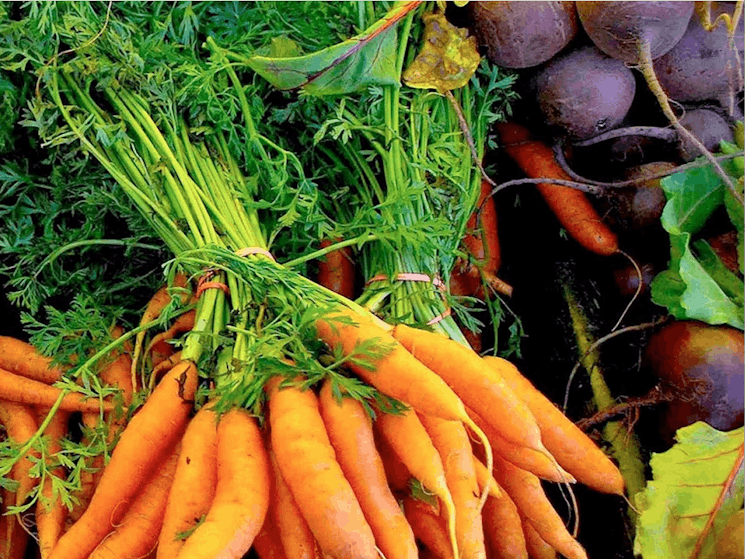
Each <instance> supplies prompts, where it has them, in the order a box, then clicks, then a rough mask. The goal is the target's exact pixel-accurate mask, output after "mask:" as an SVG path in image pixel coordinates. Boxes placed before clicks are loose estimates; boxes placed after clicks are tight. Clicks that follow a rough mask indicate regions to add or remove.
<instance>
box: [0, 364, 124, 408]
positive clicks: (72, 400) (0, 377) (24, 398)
mask: <svg viewBox="0 0 745 559" xmlns="http://www.w3.org/2000/svg"><path fill="white" fill-rule="evenodd" d="M61 394H62V390H60V389H59V388H56V387H54V386H49V385H47V384H44V383H43V382H39V381H38V380H32V379H30V378H26V377H22V376H19V375H16V374H14V373H11V372H10V371H6V370H5V369H0V398H2V399H4V400H7V401H11V402H16V403H18V404H25V405H29V406H40V407H46V408H51V407H52V406H53V405H54V403H55V402H56V401H57V398H59V397H60V395H61ZM100 408H103V409H104V410H106V411H110V410H112V409H113V408H114V404H112V403H111V402H108V401H103V402H101V401H99V400H97V399H93V398H86V397H85V396H83V395H82V394H78V393H77V392H70V393H68V394H65V395H64V396H63V397H62V403H61V404H60V406H59V409H60V410H62V411H71V412H72V411H80V412H94V411H97V410H99V409H100Z"/></svg>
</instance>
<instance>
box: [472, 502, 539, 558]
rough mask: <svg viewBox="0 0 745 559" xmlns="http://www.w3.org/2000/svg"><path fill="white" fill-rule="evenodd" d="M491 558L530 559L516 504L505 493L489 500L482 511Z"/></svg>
mask: <svg viewBox="0 0 745 559" xmlns="http://www.w3.org/2000/svg"><path fill="white" fill-rule="evenodd" d="M481 517H482V519H483V522H484V537H485V539H486V546H487V549H488V550H489V556H490V557H494V558H495V559H528V549H527V547H526V544H525V534H524V533H523V526H522V522H521V519H520V514H519V513H518V511H517V507H516V506H515V503H514V502H513V501H512V499H510V497H509V496H508V495H507V494H506V493H505V492H504V491H503V492H502V494H501V495H500V496H499V497H498V498H489V499H487V500H486V505H485V506H484V509H483V510H482V511H481Z"/></svg>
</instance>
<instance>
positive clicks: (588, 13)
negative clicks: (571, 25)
mask: <svg viewBox="0 0 745 559" xmlns="http://www.w3.org/2000/svg"><path fill="white" fill-rule="evenodd" d="M575 4H576V5H577V15H578V16H579V19H580V22H581V23H582V27H584V28H585V31H586V32H587V34H588V35H589V37H590V39H591V40H592V42H593V43H595V45H596V46H597V47H598V48H599V49H600V50H602V51H603V52H604V53H606V54H607V55H608V56H612V57H613V58H617V59H618V60H623V61H624V62H628V63H631V64H635V63H637V62H638V61H639V57H638V54H639V50H638V49H639V42H640V40H646V41H649V44H650V49H651V57H652V60H654V59H655V58H658V57H660V56H662V55H663V54H665V53H666V52H668V51H669V50H670V49H672V48H673V47H674V46H675V44H676V43H677V42H678V41H679V40H680V39H681V37H683V34H684V33H685V31H686V28H687V27H688V22H689V21H690V19H691V16H692V15H693V10H694V2H670V1H664V0H663V1H661V2H602V1H601V2H575Z"/></svg>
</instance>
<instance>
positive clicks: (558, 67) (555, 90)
mask: <svg viewBox="0 0 745 559" xmlns="http://www.w3.org/2000/svg"><path fill="white" fill-rule="evenodd" d="M531 89H532V91H533V92H534V94H535V96H536V98H537V100H538V105H539V107H540V109H541V111H542V112H543V114H544V115H545V117H546V120H547V122H548V123H549V124H551V125H553V126H557V127H559V128H561V129H562V130H563V132H564V133H565V134H566V135H568V136H569V137H570V138H572V139H575V140H582V139H586V138H590V137H592V136H595V135H597V134H599V133H601V132H604V131H605V130H610V129H611V128H615V127H616V126H618V125H619V124H621V122H622V121H623V119H624V117H625V116H626V113H628V111H629V108H630V107H631V102H632V101H633V100H634V93H635V91H636V82H635V81H634V75H633V73H632V72H631V70H629V69H628V68H627V67H626V66H625V65H624V63H623V62H621V61H619V60H615V59H613V58H610V57H608V56H606V55H604V54H603V53H602V52H600V51H599V50H598V49H596V48H595V47H593V46H587V47H584V48H581V49H577V50H573V51H570V52H567V53H564V54H560V55H559V56H557V57H555V58H554V59H553V60H551V61H549V62H548V63H547V64H546V65H544V66H543V67H542V68H540V69H539V70H538V71H537V73H536V74H535V75H534V76H533V79H532V80H531Z"/></svg>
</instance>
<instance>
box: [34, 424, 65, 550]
mask: <svg viewBox="0 0 745 559" xmlns="http://www.w3.org/2000/svg"><path fill="white" fill-rule="evenodd" d="M36 412H37V422H38V423H41V422H42V421H44V419H45V418H46V415H47V410H43V409H42V410H36ZM69 418H70V414H69V413H68V412H63V411H59V410H58V411H57V413H55V415H54V417H53V418H52V420H51V421H50V423H49V425H48V426H47V428H46V430H45V431H44V436H45V437H47V438H48V446H47V449H46V450H47V454H48V456H47V461H48V462H50V460H49V458H51V457H53V455H54V454H56V453H58V452H60V451H61V450H62V445H61V444H60V440H61V439H62V438H63V437H64V436H65V435H67V432H68V420H69ZM49 475H50V476H56V477H57V478H59V479H60V480H63V479H65V475H66V472H65V468H64V467H62V466H57V467H56V468H54V469H53V470H52V471H50V472H49ZM35 512H36V532H37V534H38V543H39V552H40V554H41V558H42V559H47V557H49V554H50V553H51V551H52V548H53V547H54V546H55V545H56V544H57V541H58V540H59V538H60V537H61V536H62V532H63V531H64V528H65V520H66V518H67V507H66V506H65V504H64V503H63V502H62V499H61V498H60V495H55V494H54V489H53V480H52V479H51V478H50V477H46V478H44V480H43V482H42V487H41V494H40V497H39V500H38V501H36V508H35Z"/></svg>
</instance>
